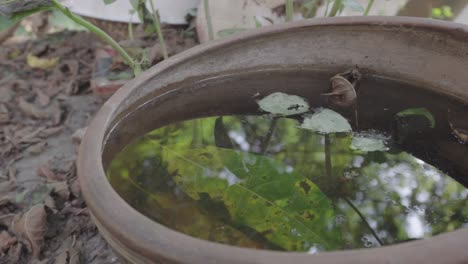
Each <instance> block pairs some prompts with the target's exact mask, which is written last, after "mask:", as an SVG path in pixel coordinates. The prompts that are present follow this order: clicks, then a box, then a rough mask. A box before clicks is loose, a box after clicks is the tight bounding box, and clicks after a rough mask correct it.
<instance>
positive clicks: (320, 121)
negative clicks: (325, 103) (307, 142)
mask: <svg viewBox="0 0 468 264" xmlns="http://www.w3.org/2000/svg"><path fill="white" fill-rule="evenodd" d="M300 127H301V128H304V129H309V130H312V131H315V132H318V133H323V134H329V133H341V132H351V126H350V125H349V123H348V121H347V120H346V119H345V118H344V117H343V116H342V115H340V114H338V113H337V112H335V111H333V110H330V109H326V108H319V109H316V112H315V113H314V114H312V115H307V116H305V118H304V121H303V122H302V124H301V126H300Z"/></svg>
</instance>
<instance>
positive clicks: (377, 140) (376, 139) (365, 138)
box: [351, 134, 388, 152]
mask: <svg viewBox="0 0 468 264" xmlns="http://www.w3.org/2000/svg"><path fill="white" fill-rule="evenodd" d="M351 149H353V150H359V151H365V152H371V151H386V150H388V148H387V147H386V146H385V138H384V137H383V136H380V135H375V134H360V135H356V136H354V137H353V139H352V141H351Z"/></svg>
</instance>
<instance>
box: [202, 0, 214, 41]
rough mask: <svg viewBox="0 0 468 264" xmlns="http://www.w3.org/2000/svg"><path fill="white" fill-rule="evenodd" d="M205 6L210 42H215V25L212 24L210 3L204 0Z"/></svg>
mask: <svg viewBox="0 0 468 264" xmlns="http://www.w3.org/2000/svg"><path fill="white" fill-rule="evenodd" d="M203 6H204V7H205V17H206V24H207V26H208V38H209V39H210V40H213V39H214V33H213V23H212V22H211V14H210V3H209V1H208V0H204V1H203Z"/></svg>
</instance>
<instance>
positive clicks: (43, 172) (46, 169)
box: [36, 162, 65, 181]
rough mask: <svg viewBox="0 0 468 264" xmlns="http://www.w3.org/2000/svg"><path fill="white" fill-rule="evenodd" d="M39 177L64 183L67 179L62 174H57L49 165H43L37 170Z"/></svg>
mask: <svg viewBox="0 0 468 264" xmlns="http://www.w3.org/2000/svg"><path fill="white" fill-rule="evenodd" d="M36 173H37V175H38V176H40V177H43V178H46V179H48V180H51V181H63V180H65V177H64V175H63V174H61V173H55V172H54V171H53V170H52V169H51V168H50V165H49V163H48V162H47V163H45V164H42V165H41V166H39V167H38V168H37V170H36Z"/></svg>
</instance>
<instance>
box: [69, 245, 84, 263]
mask: <svg viewBox="0 0 468 264" xmlns="http://www.w3.org/2000/svg"><path fill="white" fill-rule="evenodd" d="M80 255H81V253H80V248H79V247H78V246H76V247H72V248H71V249H70V251H69V259H68V264H80V263H81V258H80Z"/></svg>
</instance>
